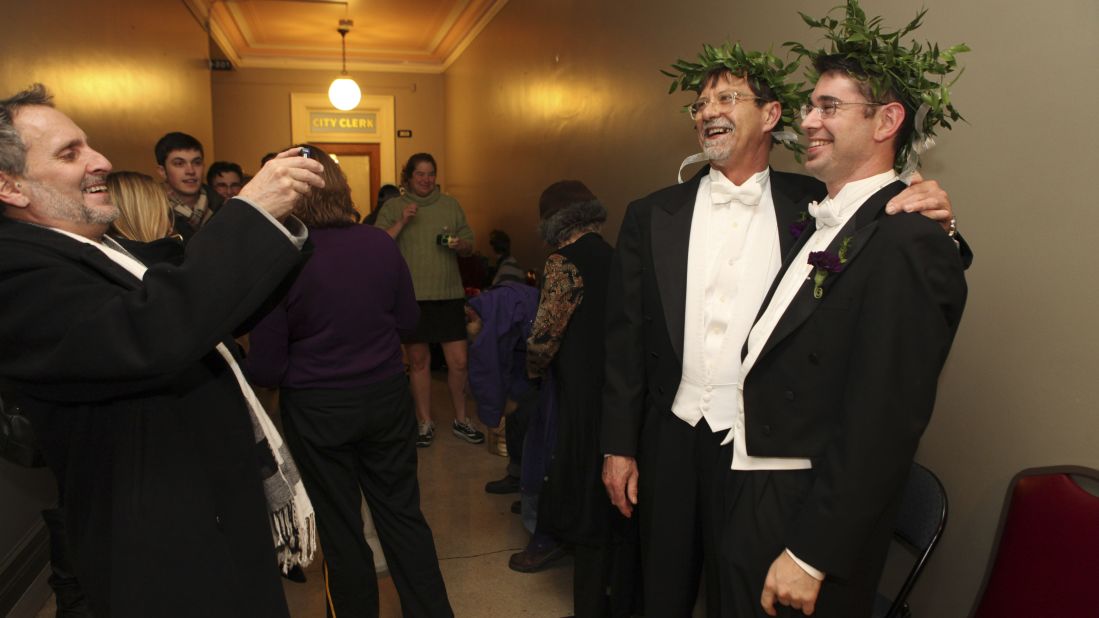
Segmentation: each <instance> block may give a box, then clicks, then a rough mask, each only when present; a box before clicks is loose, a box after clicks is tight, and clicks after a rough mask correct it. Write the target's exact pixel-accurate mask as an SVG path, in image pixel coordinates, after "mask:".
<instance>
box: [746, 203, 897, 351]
mask: <svg viewBox="0 0 1099 618" xmlns="http://www.w3.org/2000/svg"><path fill="white" fill-rule="evenodd" d="M904 187H905V185H904V183H901V182H894V183H891V184H890V185H889V186H887V187H885V188H883V189H881V190H880V191H878V192H877V193H875V194H874V195H872V196H870V198H869V199H867V200H866V202H864V203H863V205H862V206H860V207H859V210H858V211H857V212H856V213H855V216H854V217H851V219H850V220H849V221H848V222H847V223H846V224H844V226H843V229H841V230H840V232H839V233H838V234H836V237H835V238H833V239H832V242H831V243H829V244H828V248H827V249H826V251H828V252H830V253H833V254H838V253H839V249H840V246H841V245H842V244H843V241H844V239H846V238H850V239H851V240H850V242H849V244H848V247H847V254H846V261H845V262H844V264H843V270H842V271H840V272H838V273H828V276H827V277H826V278H825V280H824V282H823V283H822V284H821V288H822V290H823V293H822V294H821V297H820V298H814V296H813V287H814V282H813V276H812V274H810V276H809V277H808V278H806V280H805V281H804V282H802V284H801V287H800V288H799V289H798V292H797V295H796V296H794V299H793V300H792V301H791V302H790V306H789V307H787V308H786V311H785V312H784V313H783V314H782V317H781V318H779V321H778V323H777V324H776V325H775V329H774V330H773V331H771V335H770V336H769V337H768V338H767V342H766V343H765V344H764V345H763V349H762V350H760V352H759V355H758V357H757V358H762V357H763V356H764V355H765V354H767V352H769V351H770V350H771V348H773V347H775V345H777V344H778V342H780V341H782V340H783V339H784V338H786V337H787V336H788V335H789V334H790V333H792V332H794V331H795V330H796V329H797V328H798V327H799V326H801V324H802V323H803V322H805V320H807V319H808V318H809V316H810V315H812V314H813V312H814V311H816V309H817V307H819V306H820V304H821V302H822V301H823V300H824V299H826V298H828V290H829V289H830V288H831V287H832V286H834V285H835V283H836V281H837V280H838V279H839V278H840V277H842V276H843V274H844V272H846V271H847V270H848V269H849V268H851V264H852V263H854V261H855V258H856V257H858V255H859V253H860V252H861V251H862V249H863V248H864V247H865V246H866V245H867V243H869V242H870V238H871V237H872V236H873V235H874V232H875V231H877V228H878V222H877V219H878V217H879V216H881V215H882V212H883V210H884V208H885V204H886V202H888V201H889V200H890V199H891V198H892V197H893V196H894V195H896V194H898V193H900V192H901V191H903V190H904ZM810 236H812V233H811V230H807V231H806V233H805V234H802V237H801V239H800V241H799V242H798V243H797V245H795V247H794V248H793V249H791V250H790V253H789V254H788V255H787V256H786V260H785V261H784V263H783V268H782V272H780V274H779V276H778V277H776V278H775V283H774V284H773V285H772V286H771V290H770V291H769V292H768V298H767V300H766V301H765V302H764V304H763V308H761V309H760V315H762V314H763V311H764V310H765V309H766V308H767V305H769V304H770V301H771V298H770V297H771V296H773V295H774V291H775V288H777V287H778V283H779V281H781V280H782V278H783V276H784V275H785V274H786V271H787V270H789V268H790V267H791V262H793V260H794V259H796V257H797V255H798V253H799V252H800V251H801V249H802V247H803V246H804V245H805V243H806V242H808V239H809V237H810ZM756 320H757V321H758V320H759V316H756ZM745 349H746V348H745Z"/></svg>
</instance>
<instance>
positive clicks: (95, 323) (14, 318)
mask: <svg viewBox="0 0 1099 618" xmlns="http://www.w3.org/2000/svg"><path fill="white" fill-rule="evenodd" d="M300 260H301V253H300V252H299V251H298V250H297V249H296V248H295V247H294V246H293V244H292V243H290V242H289V240H288V239H287V238H286V237H285V235H284V234H283V233H282V232H281V231H279V230H278V229H276V228H275V227H274V226H272V225H271V224H270V223H269V222H268V221H267V220H266V219H265V217H264V216H263V215H262V214H260V213H259V212H258V211H256V210H255V209H254V208H252V207H250V206H248V205H247V204H245V203H243V202H240V201H237V200H231V201H229V202H228V203H227V204H226V205H225V207H224V208H223V209H222V210H221V212H220V213H219V214H218V216H217V217H216V218H215V219H214V220H212V221H210V223H209V224H208V225H207V226H206V227H205V228H204V232H203V234H201V235H199V236H196V237H195V239H194V240H193V241H192V242H191V244H190V245H189V247H188V248H187V255H186V259H185V261H184V263H183V265H182V266H174V265H167V264H162V265H157V266H153V267H151V268H150V269H149V270H148V272H147V273H146V274H145V277H144V280H143V282H142V281H138V280H137V279H136V278H135V277H134V276H133V275H131V274H130V273H129V272H128V271H126V270H125V269H123V268H121V267H120V266H118V265H117V264H115V263H114V262H112V261H111V260H110V259H109V258H107V257H106V256H105V255H103V253H102V252H101V251H100V250H99V249H97V248H95V247H93V246H90V245H87V244H84V243H80V242H78V241H76V240H73V239H71V238H68V237H66V236H64V235H61V234H58V233H56V232H53V231H51V230H48V229H45V228H40V227H37V226H33V225H28V224H24V223H19V222H16V221H12V220H9V219H6V218H4V217H0V297H2V298H4V302H3V303H0V376H3V377H4V378H7V379H8V380H9V381H10V382H11V384H12V386H13V387H14V388H15V389H16V390H17V391H18V393H19V396H20V398H21V402H22V403H23V405H24V409H25V411H26V412H27V414H28V415H29V416H30V417H31V418H32V421H33V423H34V425H35V431H36V433H37V436H38V438H39V440H40V442H41V446H42V449H43V451H44V453H45V456H46V460H47V462H48V463H49V465H50V466H51V467H52V468H53V470H54V472H55V474H56V475H57V478H58V481H59V485H60V487H61V492H62V500H63V502H64V506H65V509H66V528H67V532H68V537H69V540H70V545H71V549H72V551H73V554H74V557H75V559H76V565H77V567H76V568H77V575H78V578H79V580H80V583H81V586H82V587H83V589H84V590H85V592H86V593H87V595H88V597H89V600H90V603H91V606H92V610H93V612H94V613H95V615H96V616H99V617H105V616H142V617H144V616H181V617H182V616H188V617H190V616H286V615H288V611H287V608H286V603H285V600H284V598H283V593H282V586H281V582H280V579H279V577H278V573H277V570H276V567H275V556H274V550H273V546H272V536H271V531H270V526H269V517H268V514H267V509H266V506H265V500H264V496H263V491H262V487H261V479H260V474H259V471H258V468H257V457H256V454H255V451H256V447H255V440H254V438H253V431H252V426H251V422H250V420H249V417H248V412H247V408H246V404H245V402H244V399H243V397H242V395H241V392H240V389H239V387H238V385H237V382H236V380H235V379H234V377H233V375H232V372H231V371H230V369H229V367H228V366H227V364H226V363H225V362H224V360H223V359H222V358H221V357H220V355H218V353H217V352H216V351H214V348H215V345H216V344H217V343H218V342H219V341H224V342H227V344H229V345H230V346H231V340H230V339H229V337H230V334H231V332H232V331H233V329H234V328H235V327H237V326H238V325H240V324H242V323H243V322H245V320H246V319H247V318H248V317H249V316H250V314H251V313H252V312H254V311H255V310H256V309H257V308H258V307H260V306H261V304H262V303H263V302H264V300H265V299H266V298H267V297H268V295H270V294H271V293H272V292H273V291H274V290H275V289H276V288H277V286H278V285H279V283H280V282H281V281H282V280H283V279H284V278H285V277H286V276H287V274H288V273H289V272H291V270H292V269H293V268H294V266H295V265H296V264H298V263H299V261H300ZM230 349H233V348H232V346H231V347H230Z"/></svg>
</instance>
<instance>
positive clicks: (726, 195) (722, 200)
mask: <svg viewBox="0 0 1099 618" xmlns="http://www.w3.org/2000/svg"><path fill="white" fill-rule="evenodd" d="M761 197H763V187H762V186H760V184H759V182H758V181H756V179H755V178H749V179H748V180H746V181H744V184H742V185H740V186H739V187H738V186H736V185H734V184H733V183H732V181H730V180H729V179H727V178H719V179H714V180H711V181H710V203H711V204H713V205H714V206H720V205H724V204H730V203H732V202H739V203H741V204H744V205H745V206H755V205H756V204H758V203H759V200H760V198H761Z"/></svg>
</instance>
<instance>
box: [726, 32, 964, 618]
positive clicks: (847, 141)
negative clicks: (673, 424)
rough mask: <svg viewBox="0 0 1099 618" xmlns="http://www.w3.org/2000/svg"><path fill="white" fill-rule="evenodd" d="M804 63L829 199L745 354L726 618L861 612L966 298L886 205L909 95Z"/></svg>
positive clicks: (808, 124)
mask: <svg viewBox="0 0 1099 618" xmlns="http://www.w3.org/2000/svg"><path fill="white" fill-rule="evenodd" d="M813 58H814V66H815V68H816V70H817V72H818V74H819V75H820V78H819V81H818V82H817V83H816V87H815V88H814V90H813V93H812V97H811V103H810V104H809V105H807V106H805V107H804V108H803V111H802V117H803V122H802V128H803V130H804V131H805V133H806V136H807V138H808V143H809V149H808V153H807V155H808V159H807V162H806V169H807V170H809V171H810V172H812V173H813V175H814V176H816V177H817V178H818V179H820V180H821V181H823V182H824V183H825V184H826V186H827V190H828V195H827V198H826V199H824V200H823V201H822V202H821V203H820V204H816V203H814V204H810V206H809V208H810V214H812V215H813V216H814V218H815V220H816V223H815V226H814V228H815V229H811V230H810V231H809V233H806V234H805V235H804V236H803V237H802V239H801V241H800V242H799V243H798V244H797V245H795V247H794V248H793V250H792V251H791V252H790V253H789V254H788V255H787V257H786V260H785V261H784V264H783V272H782V273H780V275H779V277H778V278H777V279H776V281H775V284H774V285H773V286H772V288H771V290H770V291H769V293H768V300H767V302H766V303H765V307H764V309H763V310H762V311H761V312H760V314H759V317H758V318H757V320H756V322H755V324H754V325H753V327H752V330H751V332H750V334H749V336H748V340H747V343H746V344H745V347H744V356H743V360H742V363H741V367H740V378H741V379H740V382H741V384H742V385H743V386H742V389H743V393H742V406H741V408H740V410H739V411H738V414H737V415H736V418H735V420H734V422H733V428H732V430H731V431H730V432H729V435H728V438H727V439H726V442H727V443H730V446H728V447H725V448H726V449H727V451H731V466H730V467H731V470H730V471H728V472H727V478H726V483H725V488H724V492H723V493H724V500H725V505H724V507H723V511H724V512H723V518H724V521H723V524H722V528H721V533H720V537H721V541H720V544H721V587H722V611H723V614H725V615H729V616H737V617H746V616H764V615H768V616H775V615H783V616H795V615H802V614H804V615H814V616H821V617H825V618H831V617H835V618H866V617H869V616H870V615H871V611H872V609H873V601H874V596H875V590H876V586H877V583H878V579H879V577H880V575H881V570H882V568H883V565H884V561H885V556H886V552H887V550H888V546H889V540H890V538H891V535H892V529H893V524H894V522H895V520H896V513H897V509H898V508H899V504H900V499H901V494H902V490H903V486H904V483H905V480H906V479H907V477H908V472H909V469H910V467H911V463H912V460H913V457H914V455H915V452H916V447H917V445H918V443H919V439H920V436H921V434H922V433H923V431H924V428H925V427H926V426H927V423H928V420H929V419H930V416H931V411H932V408H933V407H934V400H935V390H936V385H937V382H938V378H939V374H940V371H941V370H942V367H943V363H944V362H945V361H946V357H947V354H948V352H949V350H950V346H951V343H952V341H953V339H954V334H955V331H956V329H957V327H958V323H959V320H960V319H961V315H962V309H963V307H964V305H965V298H966V285H965V278H964V273H963V271H964V265H963V260H962V259H961V256H960V255H959V252H958V248H957V245H956V244H955V243H954V242H953V240H952V239H950V238H949V237H948V236H947V235H946V234H943V232H942V230H941V229H940V228H939V226H937V225H935V224H934V223H933V222H931V221H928V220H927V219H925V218H924V217H919V216H915V215H911V214H901V215H898V216H894V217H887V216H885V215H884V210H885V206H886V204H887V203H888V202H889V200H890V199H891V198H893V196H895V195H897V194H898V193H899V192H900V191H901V190H903V188H904V184H903V183H901V182H900V180H899V177H898V175H897V174H896V173H895V172H894V162H895V161H897V160H898V159H902V157H898V156H897V152H898V149H899V148H900V147H902V146H904V145H907V144H910V143H911V141H910V140H911V139H913V138H912V137H911V135H912V125H913V121H912V115H911V114H912V112H913V110H914V109H915V107H916V106H917V105H918V104H919V102H920V99H919V98H917V99H915V100H912V99H911V98H909V97H906V95H911V92H912V91H911V90H903V89H902V88H901V87H900V86H899V85H898V84H896V83H893V82H891V81H889V79H890V78H888V77H886V78H878V80H879V81H877V82H876V83H873V84H871V82H870V78H868V77H867V74H866V73H865V72H863V68H862V65H861V64H860V62H859V60H858V59H857V58H852V57H851V56H850V55H848V54H824V53H818V54H814V55H813ZM893 74H904V73H903V72H902V71H896V72H895V73H893ZM936 87H938V86H936ZM946 100H949V99H946ZM916 122H924V121H923V120H917V121H916ZM919 128H920V131H919V132H917V135H918V134H919V133H920V132H923V131H925V130H926V129H929V128H933V124H932V122H930V121H928V122H927V123H926V126H923V125H922V126H921V127H919Z"/></svg>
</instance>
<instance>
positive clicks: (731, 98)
mask: <svg viewBox="0 0 1099 618" xmlns="http://www.w3.org/2000/svg"><path fill="white" fill-rule="evenodd" d="M758 98H759V97H754V96H752V95H750V94H740V93H739V92H736V91H733V92H719V93H718V94H717V98H716V99H714V100H713V101H712V102H711V100H710V99H699V100H697V101H695V102H694V103H691V104H690V105H688V106H687V111H688V112H690V114H691V120H697V119H698V116H699V114H701V113H702V112H703V111H705V110H706V108H707V107H708V106H710V105H711V104H712V105H713V109H715V110H717V112H718V113H722V112H727V111H729V110H731V109H733V107H734V106H735V105H736V102H737V101H751V100H753V99H758Z"/></svg>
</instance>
